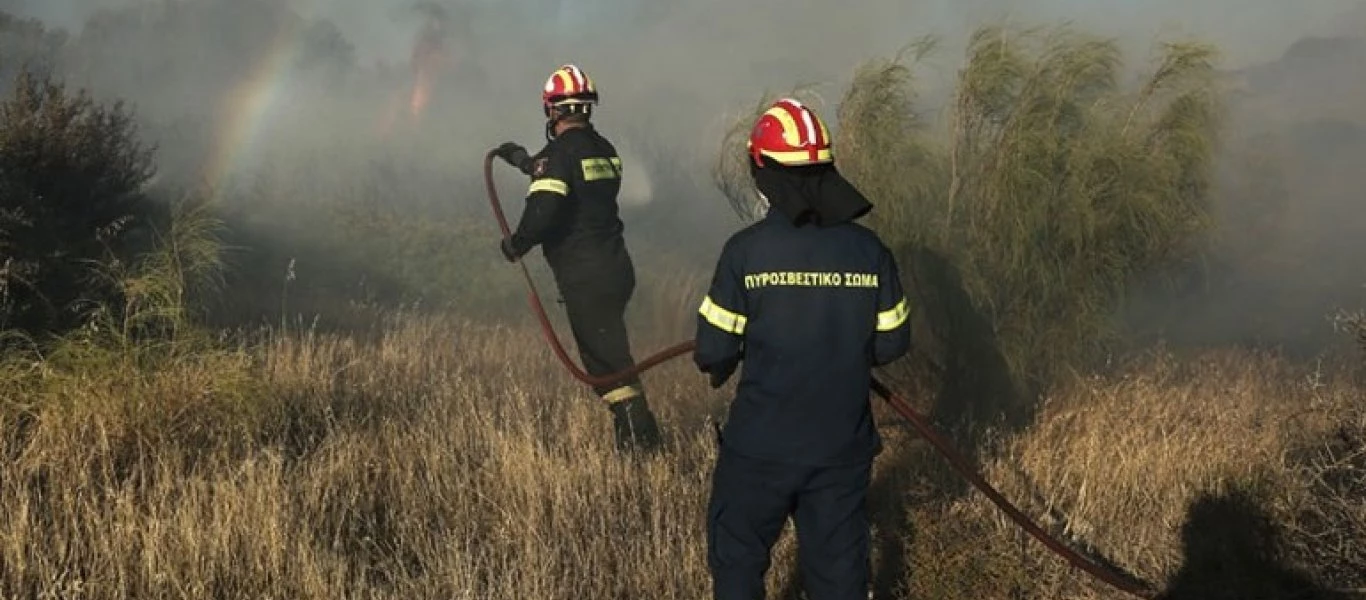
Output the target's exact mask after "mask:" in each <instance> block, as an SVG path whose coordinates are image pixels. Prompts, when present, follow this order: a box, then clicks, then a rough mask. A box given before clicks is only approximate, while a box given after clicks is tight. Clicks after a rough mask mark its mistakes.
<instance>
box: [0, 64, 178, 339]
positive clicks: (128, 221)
mask: <svg viewBox="0 0 1366 600" xmlns="http://www.w3.org/2000/svg"><path fill="white" fill-rule="evenodd" d="M153 174H154V167H153V163H152V151H151V149H150V148H147V147H145V146H144V145H143V144H142V143H141V142H140V141H139V139H138V136H137V132H136V127H135V125H134V123H133V120H132V117H131V115H130V113H129V112H128V111H126V110H125V109H124V107H123V105H122V104H121V103H114V104H112V105H102V104H99V103H96V102H95V101H94V100H93V99H92V98H91V96H90V95H89V94H88V93H87V92H85V91H84V90H82V91H76V92H73V91H70V90H68V89H67V88H66V86H65V85H64V84H62V83H60V82H57V81H54V80H52V79H51V78H49V77H47V76H38V75H35V74H33V73H30V72H29V71H27V70H25V71H21V73H20V74H19V76H18V77H17V78H16V80H15V87H14V90H13V92H12V93H11V94H10V96H9V98H7V99H6V100H4V102H3V103H0V265H2V266H0V290H3V291H4V294H3V295H0V299H3V305H0V327H13V328H16V329H19V330H21V331H24V332H26V333H30V334H33V333H52V332H59V331H62V330H65V329H67V328H69V327H71V326H74V325H76V324H78V323H80V322H81V321H82V320H83V318H84V317H83V316H82V315H81V314H80V306H81V305H82V304H83V303H85V302H87V301H93V302H96V303H98V302H105V301H110V300H113V299H114V298H115V297H116V295H117V290H116V289H114V288H113V287H111V286H110V285H108V284H107V282H106V281H104V280H102V279H101V278H99V277H94V276H93V275H95V273H96V271H95V270H94V268H93V267H94V266H95V265H98V264H101V263H107V262H108V261H126V260H128V259H129V258H131V257H132V256H134V255H135V254H136V253H137V252H139V251H140V250H144V249H146V248H148V246H147V243H148V242H149V241H150V239H149V237H148V235H147V234H148V233H149V231H150V230H149V229H148V226H149V225H152V224H153V223H154V222H155V219H156V218H157V217H158V215H159V214H160V211H159V209H158V206H157V205H156V204H155V203H153V202H152V201H151V200H150V199H149V198H148V197H147V196H146V195H145V194H144V193H143V189H144V185H145V184H147V182H148V181H149V180H150V179H151V177H152V175H153Z"/></svg>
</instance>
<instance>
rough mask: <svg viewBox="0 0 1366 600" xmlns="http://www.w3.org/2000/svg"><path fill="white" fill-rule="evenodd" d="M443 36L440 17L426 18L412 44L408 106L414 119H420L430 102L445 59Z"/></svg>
mask: <svg viewBox="0 0 1366 600" xmlns="http://www.w3.org/2000/svg"><path fill="white" fill-rule="evenodd" d="M445 38H446V28H445V23H444V22H442V20H440V19H428V20H427V23H426V25H424V26H423V28H422V32H421V33H419V34H418V37H417V42H416V43H415V44H414V45H413V55H412V63H411V64H412V70H413V87H412V91H411V93H410V99H409V103H408V106H409V110H410V114H411V116H412V118H413V119H414V120H417V119H420V118H421V117H422V114H423V113H424V112H425V111H426V109H427V106H428V105H429V104H430V103H431V98H432V86H433V84H434V83H435V81H436V74H437V72H438V71H439V70H440V68H441V66H442V65H443V64H444V63H445V59H446V56H445V43H444V42H445Z"/></svg>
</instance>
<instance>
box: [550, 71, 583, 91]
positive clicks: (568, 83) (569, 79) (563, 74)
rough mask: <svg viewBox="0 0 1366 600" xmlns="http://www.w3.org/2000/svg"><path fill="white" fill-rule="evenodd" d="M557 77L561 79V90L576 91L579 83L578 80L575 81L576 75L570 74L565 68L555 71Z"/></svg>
mask: <svg viewBox="0 0 1366 600" xmlns="http://www.w3.org/2000/svg"><path fill="white" fill-rule="evenodd" d="M555 78H556V79H558V80H560V90H561V91H563V92H565V93H573V92H574V87H575V84H577V83H578V82H576V81H574V76H573V75H570V74H569V72H567V71H565V70H564V69H560V70H558V71H555Z"/></svg>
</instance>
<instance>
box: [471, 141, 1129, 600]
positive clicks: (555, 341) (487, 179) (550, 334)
mask: <svg viewBox="0 0 1366 600" xmlns="http://www.w3.org/2000/svg"><path fill="white" fill-rule="evenodd" d="M496 157H497V153H496V150H490V151H489V152H488V153H487V154H486V155H484V187H485V189H486V191H487V193H488V199H489V204H490V206H491V207H492V209H493V215H494V217H495V218H497V220H498V227H499V228H500V229H501V230H502V233H503V237H504V238H507V237H511V235H512V230H511V229H510V228H509V227H508V221H507V218H506V217H505V216H504V215H503V206H502V201H501V200H499V198H498V189H497V186H495V185H494V182H493V159H494V158H496ZM517 264H518V266H520V267H521V270H522V276H523V277H524V278H525V280H526V286H527V300H528V301H529V302H530V304H531V307H532V309H533V311H534V312H535V313H536V317H537V319H538V320H539V321H540V324H541V332H542V333H543V334H544V335H545V338H546V341H547V342H548V343H549V344H550V347H551V349H552V350H554V352H555V355H556V356H557V357H558V358H559V359H560V362H561V363H563V364H564V367H565V368H566V369H568V370H569V372H570V373H571V374H572V375H573V376H574V378H575V379H577V380H579V381H580V382H582V383H584V384H585V385H589V386H606V385H609V384H612V383H616V382H618V381H622V380H624V379H627V378H629V377H633V376H635V375H638V374H640V373H643V372H645V371H647V370H649V369H651V368H654V367H656V366H658V365H660V364H663V363H665V362H668V361H669V360H672V359H674V358H677V357H679V356H682V355H683V354H686V353H688V352H692V351H693V350H694V349H695V348H696V345H697V344H696V342H695V341H694V340H687V341H683V342H679V343H677V344H674V345H672V346H669V347H667V348H665V349H663V350H660V351H658V352H656V353H654V354H651V355H650V356H648V357H646V358H645V360H642V361H640V362H639V363H636V364H635V365H633V366H631V367H630V368H627V369H624V370H622V371H618V372H616V373H610V374H608V375H601V376H593V375H589V374H588V373H586V372H584V371H583V369H581V368H579V367H578V365H577V364H575V362H574V360H573V359H571V358H570V357H569V353H568V352H566V351H565V349H564V346H563V345H562V344H561V343H560V340H559V337H558V336H557V335H556V334H555V327H554V325H552V324H551V322H550V318H549V316H547V314H546V311H545V306H544V305H543V304H541V297H540V294H539V293H538V292H537V291H536V284H535V283H534V282H533V280H532V278H531V272H530V271H529V270H528V269H527V267H526V263H525V262H524V261H517ZM871 387H872V391H873V393H875V394H877V395H878V396H880V397H882V399H883V400H885V401H886V402H887V403H888V405H890V406H891V407H892V409H893V410H895V411H896V412H897V413H898V414H900V415H901V416H902V417H903V418H904V419H906V421H907V422H909V423H910V425H911V427H912V428H913V429H914V430H915V431H916V433H919V434H920V435H921V436H923V437H924V438H925V439H926V440H927V441H929V442H930V445H932V446H934V449H935V450H937V451H938V452H939V453H940V454H941V455H942V456H943V457H944V458H945V459H947V460H948V462H949V464H950V465H951V466H952V467H953V468H954V470H955V471H957V472H958V474H959V475H961V476H962V477H963V478H965V479H967V480H968V482H969V483H971V484H972V485H973V487H976V488H977V490H978V491H980V492H982V493H983V494H984V495H986V497H987V498H988V499H989V500H991V502H992V503H993V504H995V505H996V507H997V508H999V509H1000V510H1001V511H1002V512H1004V513H1005V514H1006V516H1008V517H1010V519H1011V520H1012V521H1014V522H1015V524H1016V525H1018V526H1019V527H1020V528H1021V529H1024V530H1025V531H1026V532H1027V533H1029V534H1030V535H1031V536H1033V537H1034V539H1036V540H1038V541H1039V542H1040V543H1042V544H1043V545H1044V546H1045V547H1046V548H1048V549H1049V550H1050V551H1052V552H1053V553H1054V554H1057V555H1058V556H1061V557H1062V558H1063V559H1065V560H1066V561H1067V562H1068V563H1069V564H1071V565H1072V566H1073V567H1076V568H1079V569H1081V570H1083V571H1085V572H1086V573H1088V574H1090V575H1091V576H1092V577H1095V578H1096V579H1099V580H1101V581H1103V582H1105V583H1107V584H1109V585H1110V586H1112V587H1114V588H1115V589H1118V590H1120V591H1123V592H1127V593H1129V594H1131V595H1133V596H1135V597H1138V598H1143V599H1145V600H1151V599H1153V598H1155V597H1156V594H1155V593H1154V592H1153V590H1152V589H1151V587H1150V586H1148V585H1146V584H1144V583H1141V582H1137V581H1132V580H1129V579H1127V578H1125V577H1122V576H1120V575H1119V574H1116V573H1113V572H1110V571H1108V570H1106V569H1103V568H1101V567H1100V566H1099V565H1097V564H1095V563H1093V562H1091V561H1089V560H1087V559H1086V558H1084V557H1082V556H1081V555H1079V554H1077V552H1075V551H1074V550H1072V549H1071V548H1068V547H1067V546H1066V545H1064V544H1063V543H1062V542H1060V541H1058V540H1057V539H1056V538H1054V537H1053V536H1050V535H1049V534H1048V533H1047V532H1046V531H1044V530H1043V528H1041V527H1039V526H1038V525H1037V524H1035V523H1034V521H1033V520H1031V519H1030V518H1029V517H1028V516H1027V515H1025V514H1024V513H1023V512H1022V511H1020V509H1018V508H1016V507H1015V506H1014V505H1013V504H1011V503H1010V501H1009V500H1006V499H1005V497H1004V496H1002V495H1001V494H1000V492H997V491H996V489H995V488H993V487H992V486H991V484H989V483H987V481H986V480H985V479H983V478H982V476H981V475H980V474H979V473H978V472H977V470H976V468H975V467H973V465H972V464H971V463H970V462H969V461H968V460H967V459H966V458H964V457H963V455H962V454H960V453H959V452H958V451H957V450H955V449H954V448H953V444H952V443H950V442H949V441H948V440H947V439H946V438H944V437H943V436H942V435H940V434H939V432H937V431H935V429H934V426H933V425H931V424H930V423H929V420H928V419H926V418H925V417H924V416H922V415H921V414H920V413H918V412H917V411H916V410H915V409H914V408H912V407H911V405H910V403H909V402H907V401H906V399H905V398H903V397H901V396H900V395H899V394H897V393H896V392H893V391H892V390H891V389H890V388H888V387H887V386H886V385H885V384H883V383H882V382H881V381H880V380H878V379H877V378H876V377H874V378H873V382H872V384H871Z"/></svg>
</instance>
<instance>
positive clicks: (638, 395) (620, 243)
mask: <svg viewBox="0 0 1366 600" xmlns="http://www.w3.org/2000/svg"><path fill="white" fill-rule="evenodd" d="M541 100H542V105H543V107H544V112H545V116H546V140H547V143H546V145H545V147H544V148H543V149H542V150H541V151H540V152H539V153H537V154H536V155H535V156H530V155H528V154H527V151H526V149H525V148H523V147H522V146H520V145H517V144H515V143H513V142H507V143H505V144H503V145H502V146H500V147H499V148H498V150H497V151H496V152H497V154H498V156H499V157H501V158H502V159H503V160H505V161H507V162H508V163H509V164H511V165H513V166H514V167H517V168H518V169H520V170H521V171H522V172H524V173H526V174H527V175H529V176H530V177H531V187H530V189H529V190H528V192H527V197H526V208H525V209H524V211H523V212H522V217H521V221H520V222H519V223H518V224H517V230H516V231H515V232H514V233H513V234H512V235H511V237H508V238H506V239H504V240H503V241H502V251H503V255H504V257H506V258H507V259H508V260H509V261H516V260H518V259H520V258H521V257H522V256H523V255H525V254H526V253H527V252H530V251H531V249H532V248H534V247H535V246H537V245H540V246H541V250H542V253H543V255H544V256H545V259H546V262H548V263H549V264H550V268H551V270H552V271H553V272H554V275H555V283H556V285H557V287H558V288H559V292H560V296H561V297H562V298H563V300H564V305H565V311H566V313H567V314H568V317H569V323H570V326H571V329H572V331H573V335H574V340H575V342H576V343H577V345H578V348H579V356H580V357H581V358H582V360H583V367H584V371H586V372H587V373H588V374H590V375H593V376H603V375H608V374H611V373H616V372H620V371H622V370H625V369H628V368H630V367H631V366H632V365H634V364H635V360H634V358H633V357H632V356H631V348H630V341H629V339H628V337H627V334H626V324H625V320H624V316H625V312H626V305H627V303H629V302H630V300H631V295H632V293H633V292H634V291H635V285H636V278H635V269H634V266H633V265H632V262H631V255H630V254H629V253H628V252H627V250H626V243H625V240H624V239H623V238H622V232H623V228H624V227H623V224H622V221H621V219H620V218H619V217H618V206H617V192H618V191H619V190H620V189H621V173H622V164H621V158H620V157H619V156H618V155H617V151H616V148H614V147H613V146H612V144H611V142H609V141H608V140H607V139H606V138H604V137H603V136H602V134H600V133H598V131H597V130H596V129H595V128H594V127H593V125H592V123H590V122H589V117H590V115H591V114H592V107H593V105H594V104H596V103H597V101H598V92H597V88H596V87H595V86H594V85H593V81H592V80H591V79H589V77H588V75H587V74H585V73H584V72H583V71H582V70H580V69H579V68H578V67H577V66H575V65H564V66H562V67H560V68H559V69H557V70H556V71H555V72H554V73H552V74H551V75H550V78H549V80H547V81H546V84H545V88H544V89H543V90H542V94H541ZM594 391H595V392H596V393H597V394H598V395H599V396H600V397H601V398H602V399H603V400H604V401H605V402H606V404H607V406H608V408H609V409H610V411H611V413H612V415H613V421H614V431H615V434H616V441H617V447H618V449H620V450H630V449H633V448H634V449H643V450H654V449H656V448H657V447H658V445H659V429H658V425H657V424H656V422H655V417H654V414H653V413H652V412H651V411H650V407H649V405H648V404H647V403H646V399H645V391H644V388H643V387H642V386H641V383H640V379H639V378H638V377H632V378H630V379H628V380H626V381H622V382H620V383H617V384H613V385H609V386H601V387H597V388H595V389H594Z"/></svg>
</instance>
